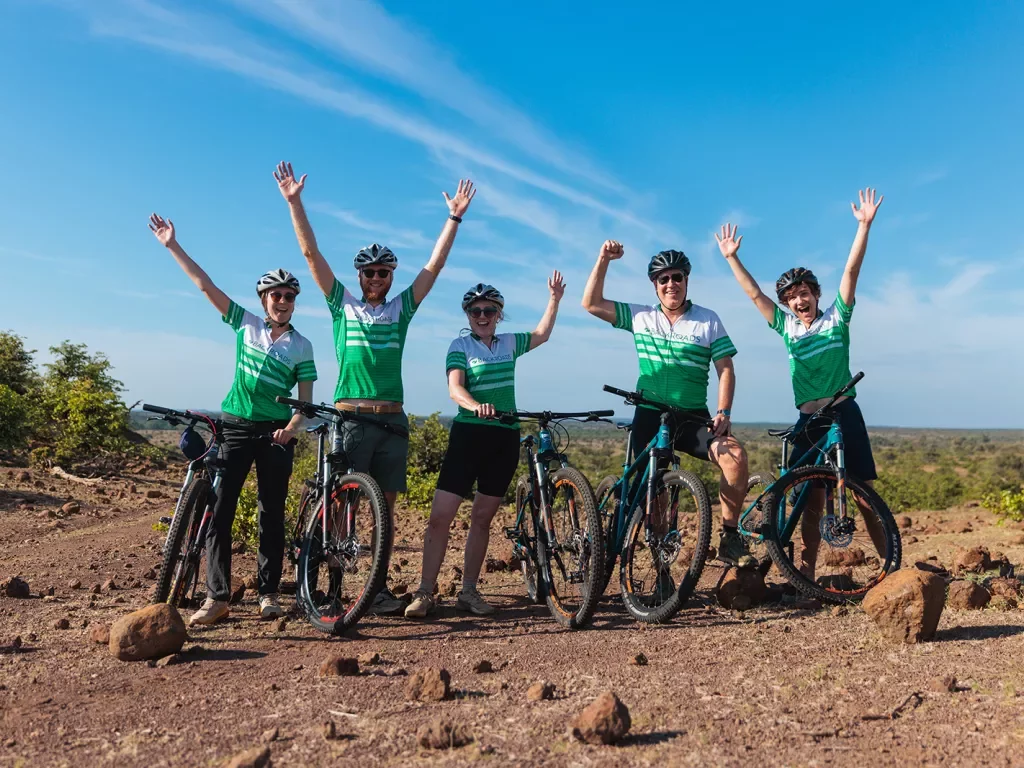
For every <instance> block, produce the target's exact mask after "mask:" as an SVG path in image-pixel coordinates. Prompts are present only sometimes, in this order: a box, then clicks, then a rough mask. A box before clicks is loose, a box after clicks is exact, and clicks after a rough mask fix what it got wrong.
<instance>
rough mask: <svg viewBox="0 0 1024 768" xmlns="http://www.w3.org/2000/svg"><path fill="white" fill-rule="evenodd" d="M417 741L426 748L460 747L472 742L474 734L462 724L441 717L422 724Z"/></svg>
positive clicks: (417, 733)
mask: <svg viewBox="0 0 1024 768" xmlns="http://www.w3.org/2000/svg"><path fill="white" fill-rule="evenodd" d="M416 741H417V742H418V743H419V745H420V746H421V747H423V748H424V749H458V748H459V747H464V746H466V745H467V744H469V743H470V742H472V741H473V736H472V735H471V734H470V733H469V731H468V730H467V729H466V728H465V727H464V726H462V725H461V724H459V723H455V722H453V721H452V720H450V719H448V718H445V717H441V718H437V719H436V720H434V721H433V722H431V723H429V724H426V723H425V724H423V725H421V726H420V727H419V729H418V730H417V731H416Z"/></svg>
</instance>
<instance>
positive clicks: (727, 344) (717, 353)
mask: <svg viewBox="0 0 1024 768" xmlns="http://www.w3.org/2000/svg"><path fill="white" fill-rule="evenodd" d="M710 332H711V338H710V339H709V340H708V341H710V342H711V359H712V360H714V361H715V362H718V361H719V360H721V359H722V358H723V357H734V356H735V355H736V346H735V345H734V344H733V343H732V339H730V338H729V334H728V333H726V331H725V326H724V325H722V321H721V320H720V319H719V317H718V315H716V314H714V313H712V318H711V329H710Z"/></svg>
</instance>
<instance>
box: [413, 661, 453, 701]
mask: <svg viewBox="0 0 1024 768" xmlns="http://www.w3.org/2000/svg"><path fill="white" fill-rule="evenodd" d="M451 682H452V676H451V674H449V672H448V670H447V669H438V668H437V667H424V668H423V669H418V670H416V671H415V672H413V673H412V674H411V675H410V676H409V679H408V681H406V684H405V697H406V698H407V699H408V700H410V701H444V700H445V699H447V698H448V696H449V694H450V686H451Z"/></svg>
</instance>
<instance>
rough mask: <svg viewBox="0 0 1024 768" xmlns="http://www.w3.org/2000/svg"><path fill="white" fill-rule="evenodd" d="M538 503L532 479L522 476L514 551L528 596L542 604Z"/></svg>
mask: <svg viewBox="0 0 1024 768" xmlns="http://www.w3.org/2000/svg"><path fill="white" fill-rule="evenodd" d="M536 506H537V505H536V503H535V502H534V500H533V496H532V492H531V490H530V480H529V478H527V477H525V476H524V477H520V478H519V482H517V483H516V506H515V511H516V515H517V516H518V521H519V525H518V526H517V528H516V535H517V538H516V539H515V540H514V541H513V543H512V552H513V554H514V555H515V556H516V557H517V558H519V568H520V570H521V572H522V575H523V585H524V586H525V587H526V596H527V597H528V598H529V599H530V602H531V603H534V604H535V605H540V604H541V603H543V602H544V596H543V595H542V594H541V591H540V589H539V588H538V583H537V560H536V557H537V549H536V546H535V545H534V543H535V542H536V541H537V533H536V528H535V526H534V521H535V520H536V519H537V518H536V514H537V510H536Z"/></svg>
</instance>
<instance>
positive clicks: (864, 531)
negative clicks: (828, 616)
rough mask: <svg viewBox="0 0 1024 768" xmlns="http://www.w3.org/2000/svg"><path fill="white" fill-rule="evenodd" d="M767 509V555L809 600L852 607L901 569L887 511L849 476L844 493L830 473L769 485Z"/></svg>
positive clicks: (795, 475)
mask: <svg viewBox="0 0 1024 768" xmlns="http://www.w3.org/2000/svg"><path fill="white" fill-rule="evenodd" d="M841 498H843V499H845V502H846V504H845V506H846V511H845V515H844V514H842V509H841V507H840V499H841ZM764 509H765V511H766V520H765V522H766V523H767V526H766V528H767V530H766V537H765V538H766V543H767V545H768V553H769V554H770V555H771V557H772V560H774V561H775V565H776V566H778V568H779V571H781V572H782V575H783V576H784V577H785V578H786V579H787V580H788V581H789V583H790V584H792V585H793V586H794V587H796V588H797V589H798V590H799V591H800V592H802V593H803V594H805V595H807V596H808V597H813V598H817V599H818V600H822V601H825V602H828V603H846V602H854V601H857V600H860V599H862V598H863V597H864V595H865V594H867V592H868V590H869V589H871V588H872V587H873V586H874V585H875V584H877V583H878V582H879V581H881V580H882V579H883V578H885V576H886V575H887V574H889V573H892V572H893V571H895V570H897V569H898V568H899V567H900V559H901V557H902V544H901V542H900V533H899V529H898V528H897V526H896V521H895V520H893V517H892V512H890V511H889V507H888V506H886V503H885V502H884V501H883V500H882V498H881V497H880V496H879V495H878V494H877V493H876V492H875V491H874V490H873V489H872V488H871V487H870V486H869V485H867V484H866V483H864V482H862V481H861V480H858V479H857V478H856V477H852V476H851V475H849V474H848V475H847V476H846V484H845V488H843V487H840V486H839V479H838V478H837V477H836V475H835V473H834V472H833V471H832V470H831V469H829V468H827V467H813V466H812V467H799V468H797V469H794V470H793V471H792V472H789V473H788V474H786V475H784V476H783V477H782V478H780V479H779V481H778V482H777V483H775V485H774V486H772V489H771V491H770V492H769V494H768V496H767V497H766V498H765V501H764Z"/></svg>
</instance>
